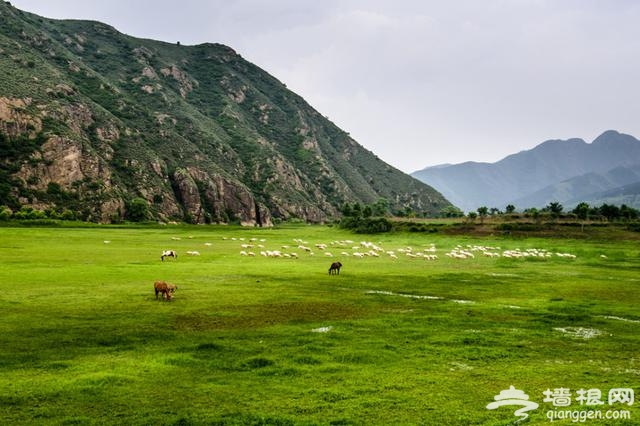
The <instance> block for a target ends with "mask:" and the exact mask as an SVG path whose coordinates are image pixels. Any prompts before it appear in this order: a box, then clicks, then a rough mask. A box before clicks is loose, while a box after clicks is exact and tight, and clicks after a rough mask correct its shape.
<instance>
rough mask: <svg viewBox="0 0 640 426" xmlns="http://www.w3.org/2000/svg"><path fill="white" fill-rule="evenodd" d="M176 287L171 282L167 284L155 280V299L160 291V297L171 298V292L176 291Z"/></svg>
mask: <svg viewBox="0 0 640 426" xmlns="http://www.w3.org/2000/svg"><path fill="white" fill-rule="evenodd" d="M177 288H178V287H177V286H175V285H173V284H167V283H166V282H164V281H156V282H155V283H153V289H154V290H155V292H156V300H157V299H158V294H160V293H162V297H163V298H164V299H166V300H171V298H172V297H173V292H174V291H176V289H177Z"/></svg>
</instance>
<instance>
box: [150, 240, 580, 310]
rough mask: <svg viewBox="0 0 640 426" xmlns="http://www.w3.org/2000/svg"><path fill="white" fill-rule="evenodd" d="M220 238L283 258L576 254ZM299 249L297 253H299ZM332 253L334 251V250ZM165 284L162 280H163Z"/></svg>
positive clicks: (171, 253)
mask: <svg viewBox="0 0 640 426" xmlns="http://www.w3.org/2000/svg"><path fill="white" fill-rule="evenodd" d="M173 239H174V240H178V239H179V238H177V237H174V238H173ZM223 240H230V241H237V242H239V243H240V245H239V248H240V249H241V250H240V252H239V253H240V256H247V257H255V256H258V255H259V256H262V257H268V258H287V259H298V258H300V257H301V255H302V254H303V255H305V256H316V255H321V256H324V257H326V258H333V257H342V258H346V257H353V258H356V259H362V258H365V257H371V258H379V257H387V258H389V259H392V260H398V259H399V258H401V257H404V258H407V259H424V260H428V261H435V260H438V259H439V254H438V253H439V252H440V255H442V256H446V257H448V258H451V259H473V258H475V257H476V256H483V257H489V258H510V259H520V258H540V259H548V258H551V257H554V256H555V257H561V258H567V259H575V258H576V255H574V254H571V253H561V252H551V251H549V250H546V249H539V248H528V249H519V248H516V249H509V250H502V249H501V248H500V247H492V246H481V245H470V244H468V245H465V246H462V245H457V246H455V247H454V248H452V249H451V250H449V251H446V252H445V251H442V250H440V251H439V250H438V249H437V248H436V246H435V244H433V243H432V244H428V245H425V246H423V247H422V248H419V249H415V248H413V247H410V246H407V247H399V248H395V249H393V250H387V249H385V248H383V247H382V246H381V243H373V242H370V241H361V242H359V243H356V242H354V241H352V240H340V241H332V242H330V243H328V244H326V243H316V244H310V243H309V242H307V241H304V240H302V239H294V240H293V244H290V245H289V244H286V245H282V246H280V247H279V248H278V249H273V248H267V247H266V244H265V243H266V239H264V238H262V239H258V238H249V239H246V238H235V237H224V238H223ZM204 245H205V246H211V245H212V244H211V243H204ZM299 253H301V254H299ZM334 253H335V254H334ZM186 254H187V255H190V256H200V252H199V251H196V250H190V251H186ZM165 257H173V258H174V259H177V257H178V255H177V252H176V251H175V250H165V251H163V252H162V256H161V259H162V260H164V258H165ZM338 264H339V265H340V266H342V264H341V263H339V262H334V263H332V266H331V268H333V269H331V268H330V270H329V273H332V272H335V271H336V268H337V270H338V272H339V268H338V267H337V266H336V265H338ZM156 284H158V283H156ZM164 284H166V283H164ZM175 289H176V288H175V286H173V287H170V290H166V291H163V289H162V288H161V289H160V290H158V287H157V286H156V287H155V292H156V298H158V294H159V293H161V294H162V295H163V298H164V300H171V298H172V295H173V292H174V291H175Z"/></svg>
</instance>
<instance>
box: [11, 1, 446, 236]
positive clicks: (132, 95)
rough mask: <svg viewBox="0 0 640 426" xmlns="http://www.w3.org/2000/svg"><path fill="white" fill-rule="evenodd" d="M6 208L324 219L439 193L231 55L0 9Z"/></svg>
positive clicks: (429, 207) (102, 214)
mask: <svg viewBox="0 0 640 426" xmlns="http://www.w3.org/2000/svg"><path fill="white" fill-rule="evenodd" d="M0 66H1V67H2V69H3V71H4V74H5V75H4V76H3V79H1V80H0V137H1V138H2V139H0V147H2V149H3V151H2V156H0V205H1V204H8V205H10V206H12V207H14V208H15V207H17V206H18V205H31V206H34V207H38V208H62V207H64V208H72V209H74V210H77V211H82V212H84V216H85V217H88V218H90V219H93V220H110V219H114V218H116V219H117V218H121V217H123V216H126V214H127V210H128V204H129V203H130V202H131V200H133V199H140V198H141V199H143V200H146V202H147V203H148V204H149V212H150V214H151V216H152V217H157V218H162V219H170V218H175V219H187V220H190V221H193V222H197V223H202V222H208V221H214V222H227V221H229V220H239V221H241V222H243V223H247V224H251V223H259V224H268V223H270V221H271V217H278V218H283V219H287V218H292V217H297V218H301V219H304V220H308V221H323V220H325V219H327V218H329V217H332V216H335V215H337V214H338V209H339V207H340V206H341V205H342V204H344V203H345V202H360V203H365V204H369V203H373V202H375V201H377V200H378V199H379V198H385V199H387V200H388V201H389V204H390V206H391V208H392V209H394V210H402V209H404V208H406V207H409V208H411V209H413V210H414V211H417V212H420V213H426V214H436V213H438V212H439V211H440V210H441V209H442V208H443V207H446V206H448V205H449V203H448V201H447V200H445V199H444V198H443V197H442V195H441V194H439V193H438V192H436V191H435V190H433V189H432V188H430V187H429V186H427V185H425V184H423V183H421V182H420V181H418V180H416V179H413V178H411V177H410V176H408V175H406V174H404V173H402V172H400V171H399V170H397V169H395V168H393V167H391V166H389V165H388V164H386V163H384V162H383V161H381V160H380V159H378V158H377V157H376V156H375V155H374V154H373V153H371V152H370V151H368V150H366V149H364V148H363V147H362V146H360V145H359V144H358V143H357V142H355V141H354V140H353V139H351V138H350V137H349V135H348V134H347V133H346V132H344V131H342V130H341V129H339V128H337V127H336V126H335V125H334V124H333V123H331V122H330V121H329V120H328V119H326V118H325V117H323V116H322V115H321V114H319V113H318V112H317V111H315V110H314V109H313V108H312V107H311V106H309V105H308V104H307V103H306V102H305V101H304V100H303V99H302V98H301V97H299V96H298V95H296V94H295V93H292V92H291V91H289V90H287V89H286V87H285V86H284V84H282V83H281V82H279V81H278V80H277V79H275V78H274V77H272V76H270V75H269V74H268V73H266V72H264V71H263V70H261V69H260V68H258V67H257V66H255V65H253V64H251V63H249V62H247V61H245V60H244V59H242V58H241V57H240V56H239V55H238V54H237V53H236V52H234V51H233V50H232V49H231V48H229V47H226V46H223V45H219V44H203V45H198V46H180V45H179V43H178V44H170V43H164V42H157V41H153V40H142V39H136V38H133V37H130V36H126V35H123V34H121V33H119V32H117V31H116V30H115V29H114V28H113V27H110V26H109V25H106V24H102V23H99V22H90V21H72V20H62V21H59V20H51V19H48V18H42V17H38V16H36V15H33V14H29V13H26V12H22V11H19V10H17V9H15V8H13V7H11V6H10V5H9V4H7V3H5V2H0Z"/></svg>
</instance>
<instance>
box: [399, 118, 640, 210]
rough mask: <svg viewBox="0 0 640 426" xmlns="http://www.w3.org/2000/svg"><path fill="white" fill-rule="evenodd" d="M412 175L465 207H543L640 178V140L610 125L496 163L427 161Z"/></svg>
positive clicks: (463, 208)
mask: <svg viewBox="0 0 640 426" xmlns="http://www.w3.org/2000/svg"><path fill="white" fill-rule="evenodd" d="M412 176H414V177H415V178H417V179H420V180H421V181H423V182H425V183H427V184H429V185H431V186H433V187H434V188H436V189H437V190H438V191H440V192H441V193H442V194H443V195H444V196H445V197H447V199H449V200H450V201H451V202H452V203H453V204H454V205H456V206H458V207H459V208H461V209H462V210H464V211H475V210H476V209H477V208H478V207H481V206H487V207H497V208H500V209H503V208H504V207H505V206H506V205H508V204H513V205H514V206H515V207H516V208H517V209H519V210H522V209H525V208H529V207H537V208H540V207H544V206H546V205H547V204H548V203H550V202H553V201H558V202H560V203H565V202H569V201H570V200H573V199H577V198H579V197H580V196H583V195H584V196H586V195H588V194H591V193H594V192H598V191H605V190H609V189H614V188H616V187H619V186H623V185H627V184H631V183H634V182H636V181H640V179H638V177H640V141H638V140H637V139H636V138H634V137H633V136H630V135H625V134H621V133H618V132H616V131H614V130H609V131H606V132H604V133H603V134H602V135H600V136H598V138H596V139H595V140H594V141H593V142H592V143H586V142H585V141H584V140H582V139H569V140H549V141H546V142H543V143H541V144H540V145H538V146H536V147H535V148H533V149H531V150H527V151H522V152H519V153H517V154H513V155H509V156H507V157H505V158H503V159H502V160H500V161H498V162H496V163H475V162H467V163H461V164H454V165H451V166H445V167H442V166H436V167H428V168H426V169H423V170H420V171H417V172H414V173H412Z"/></svg>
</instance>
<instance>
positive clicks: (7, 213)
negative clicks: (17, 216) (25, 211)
mask: <svg viewBox="0 0 640 426" xmlns="http://www.w3.org/2000/svg"><path fill="white" fill-rule="evenodd" d="M11 216H13V212H12V211H11V209H10V208H9V207H7V206H0V220H9V219H11Z"/></svg>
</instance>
